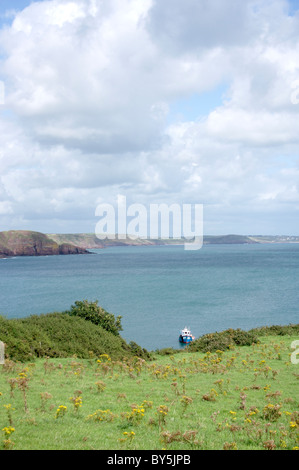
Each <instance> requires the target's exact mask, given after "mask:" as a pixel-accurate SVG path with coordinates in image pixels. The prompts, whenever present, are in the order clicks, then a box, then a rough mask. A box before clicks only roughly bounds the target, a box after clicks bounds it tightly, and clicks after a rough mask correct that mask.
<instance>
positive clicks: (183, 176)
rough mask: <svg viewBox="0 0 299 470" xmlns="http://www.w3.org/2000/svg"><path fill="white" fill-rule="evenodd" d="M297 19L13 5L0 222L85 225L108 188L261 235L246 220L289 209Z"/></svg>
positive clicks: (244, 10)
mask: <svg viewBox="0 0 299 470" xmlns="http://www.w3.org/2000/svg"><path fill="white" fill-rule="evenodd" d="M12 6H13V5H12ZM298 22H299V17H298V16H296V15H295V16H292V17H291V16H288V9H287V2H286V1H284V0H261V1H259V2H257V1H254V0H246V1H244V2H240V1H236V0H228V1H227V2H225V5H224V2H223V1H222V0H209V2H207V1H206V0H201V1H200V2H199V1H194V0H187V1H186V2H181V1H177V0H171V2H170V1H168V0H165V1H163V2H158V1H156V0H144V1H142V2H140V0H109V1H108V0H77V1H69V0H51V1H44V2H36V3H33V4H31V5H30V6H28V7H27V8H26V9H24V10H23V11H22V12H19V13H16V16H15V19H14V21H13V22H12V24H11V26H8V27H5V28H3V29H2V31H0V44H1V48H2V50H3V56H2V59H1V63H0V71H1V73H2V76H3V78H4V81H5V106H4V107H3V106H2V107H1V105H0V132H1V144H0V167H1V176H0V198H1V199H0V213H1V215H3V224H6V228H9V226H8V225H9V224H20V223H21V224H23V225H24V226H25V225H26V227H28V225H30V221H32V228H34V226H33V225H35V226H36V224H38V227H39V229H40V228H41V227H42V226H43V224H44V226H45V227H48V228H47V230H48V231H49V226H51V220H52V223H53V224H55V226H57V227H59V229H60V231H65V232H67V231H71V230H74V226H75V223H74V220H76V221H77V222H76V223H77V227H78V228H77V229H76V231H85V230H88V231H91V230H93V225H92V224H94V225H95V223H96V221H95V220H94V219H93V216H94V209H95V207H96V204H97V201H98V200H99V199H101V200H103V199H105V198H106V200H107V199H108V201H107V202H111V200H113V201H114V200H116V196H117V194H126V195H127V196H128V198H130V201H131V202H140V203H149V202H151V200H155V201H156V202H157V201H158V202H159V201H161V202H162V201H163V202H168V203H169V204H170V203H172V202H185V201H192V202H197V203H201V202H203V203H204V204H206V205H207V207H208V210H207V214H208V217H210V219H208V220H206V224H207V229H208V228H209V227H210V228H211V229H213V228H215V227H216V230H218V231H219V230H220V232H221V233H223V232H227V231H232V226H234V227H236V228H237V227H239V231H240V232H243V227H244V225H242V224H243V222H244V220H245V219H246V220H247V221H248V220H249V219H250V220H251V223H252V225H253V227H252V230H251V232H254V231H255V230H256V231H259V230H258V223H259V219H258V218H256V222H255V219H254V217H255V216H256V214H259V213H260V212H262V213H263V218H264V220H265V218H266V217H267V211H268V210H269V211H270V212H273V211H275V208H277V211H278V213H279V211H281V205H282V204H283V210H284V211H287V213H288V214H297V212H296V211H298V186H299V181H298V176H299V174H298V167H299V164H298V162H299V155H298V153H299V132H298V122H299V121H298V111H299V105H298V106H296V105H294V104H293V102H292V94H294V87H293V88H292V86H293V84H294V83H295V81H296V80H298V79H299V65H298V52H299V37H298ZM224 82H225V83H227V84H228V92H227V95H226V97H225V100H224V103H223V104H222V105H219V106H218V107H217V108H215V109H214V110H213V111H212V112H211V113H210V114H209V115H207V116H205V117H204V118H203V117H201V118H200V119H198V120H194V121H189V122H188V121H186V122H183V121H182V122H176V124H172V125H169V124H167V122H168V121H167V116H168V114H169V112H170V109H171V104H172V102H176V101H177V100H179V99H184V98H188V97H190V96H192V95H193V94H196V93H197V94H201V93H204V92H206V91H209V90H210V91H211V90H213V88H216V87H217V86H219V84H222V83H224ZM295 91H296V90H295ZM1 109H2V111H1ZM9 113H10V114H9ZM199 115H200V112H199ZM273 168H274V169H273ZM213 208H214V209H213ZM217 211H218V213H221V220H222V221H223V224H222V225H221V226H219V225H217V223H216V224H215V217H216V216H217ZM9 214H10V215H11V218H10V219H9V218H4V216H5V215H9ZM225 214H227V217H226V215H225ZM233 214H235V219H233ZM249 214H251V215H252V219H251V218H250V217H251V216H249ZM294 217H296V215H294ZM212 218H213V220H214V222H213V220H212ZM38 219H40V220H44V222H43V223H42V222H37V220H38ZM59 220H60V221H59ZM87 220H88V221H87ZM225 220H227V224H226V225H225ZM61 221H65V226H64V225H63V222H61ZM68 221H69V222H68ZM80 221H81V222H80ZM242 221H243V222H242ZM3 224H2V225H3ZM64 227H65V228H64ZM279 227H280V225H279V224H278V225H277V228H278V229H279ZM21 228H22V227H21ZM269 228H270V225H269ZM272 229H273V221H272V222H271V230H272ZM290 230H291V228H290ZM50 231H55V227H54V226H53V229H52V230H50ZM235 231H237V230H235Z"/></svg>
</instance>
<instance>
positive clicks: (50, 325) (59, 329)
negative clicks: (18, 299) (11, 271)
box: [0, 313, 145, 362]
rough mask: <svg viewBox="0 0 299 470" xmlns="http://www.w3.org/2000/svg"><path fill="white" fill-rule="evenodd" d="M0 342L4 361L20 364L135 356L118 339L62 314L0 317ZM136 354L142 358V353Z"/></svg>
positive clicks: (119, 358) (102, 330) (118, 337)
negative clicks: (45, 359) (37, 360)
mask: <svg viewBox="0 0 299 470" xmlns="http://www.w3.org/2000/svg"><path fill="white" fill-rule="evenodd" d="M0 339H1V341H3V342H4V343H5V354H6V357H7V358H9V359H11V360H14V361H20V362H25V361H33V360H34V359H35V358H37V357H61V358H63V357H72V356H74V355H76V356H77V357H78V358H82V359H83V358H86V359H88V358H89V357H90V354H91V353H92V354H93V355H94V356H95V357H98V356H99V355H101V354H108V355H109V356H110V357H111V358H112V359H113V360H122V359H124V358H130V357H133V356H134V355H135V351H134V350H132V348H131V347H130V346H129V345H128V344H127V343H126V341H125V340H124V339H123V338H122V337H121V336H119V335H118V336H116V335H114V334H112V333H110V332H109V331H106V330H104V329H103V328H102V327H101V326H98V325H94V324H92V323H91V322H90V321H86V320H84V319H83V318H79V317H76V316H70V315H68V314H64V313H49V314H45V315H32V316H30V317H27V318H22V319H21V318H20V319H13V320H7V319H5V318H4V317H1V316H0ZM137 346H138V345H136V347H137ZM138 348H140V347H139V346H138ZM140 350H141V351H142V352H143V354H145V350H142V349H141V348H140Z"/></svg>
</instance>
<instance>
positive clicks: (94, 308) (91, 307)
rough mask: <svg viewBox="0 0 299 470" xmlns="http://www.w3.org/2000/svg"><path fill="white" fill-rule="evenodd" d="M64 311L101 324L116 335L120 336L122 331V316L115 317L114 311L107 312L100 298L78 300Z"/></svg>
mask: <svg viewBox="0 0 299 470" xmlns="http://www.w3.org/2000/svg"><path fill="white" fill-rule="evenodd" d="M64 313H67V314H68V315H72V316H77V317H80V318H84V320H88V321H91V322H92V323H94V324H95V325H98V326H101V327H102V328H104V330H106V331H109V332H110V333H112V334H114V335H116V336H118V335H119V332H120V331H122V326H121V318H122V317H121V316H118V317H116V318H115V316H114V315H113V314H112V313H108V312H106V310H104V309H103V308H102V307H100V306H99V305H98V300H96V301H95V302H88V300H83V301H81V300H80V301H79V300H77V301H76V302H75V305H72V306H71V309H70V310H67V311H66V312H64Z"/></svg>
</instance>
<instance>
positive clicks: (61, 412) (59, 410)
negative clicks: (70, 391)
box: [55, 405, 67, 419]
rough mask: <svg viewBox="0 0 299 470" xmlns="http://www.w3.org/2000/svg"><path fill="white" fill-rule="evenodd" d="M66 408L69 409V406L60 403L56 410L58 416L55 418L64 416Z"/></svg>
mask: <svg viewBox="0 0 299 470" xmlns="http://www.w3.org/2000/svg"><path fill="white" fill-rule="evenodd" d="M66 410H67V407H66V406H64V405H60V406H59V407H58V408H57V410H56V416H55V418H56V419H57V418H59V417H62V416H64V415H65V413H66Z"/></svg>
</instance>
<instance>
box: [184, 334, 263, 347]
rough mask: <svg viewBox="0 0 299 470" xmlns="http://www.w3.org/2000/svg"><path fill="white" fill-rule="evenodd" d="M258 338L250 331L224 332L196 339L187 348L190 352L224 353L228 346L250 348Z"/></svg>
mask: <svg viewBox="0 0 299 470" xmlns="http://www.w3.org/2000/svg"><path fill="white" fill-rule="evenodd" d="M257 342H258V338H257V335H255V334H254V333H253V332H251V331H248V332H246V331H243V330H240V329H237V330H233V329H229V330H225V331H222V332H220V333H218V332H216V333H209V334H206V335H204V336H201V337H200V338H198V339H196V340H195V341H193V342H192V343H190V345H189V346H188V350H190V351H192V352H193V351H202V352H208V351H209V352H213V351H217V350H220V351H225V350H226V349H229V347H230V346H250V345H251V344H253V343H257Z"/></svg>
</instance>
